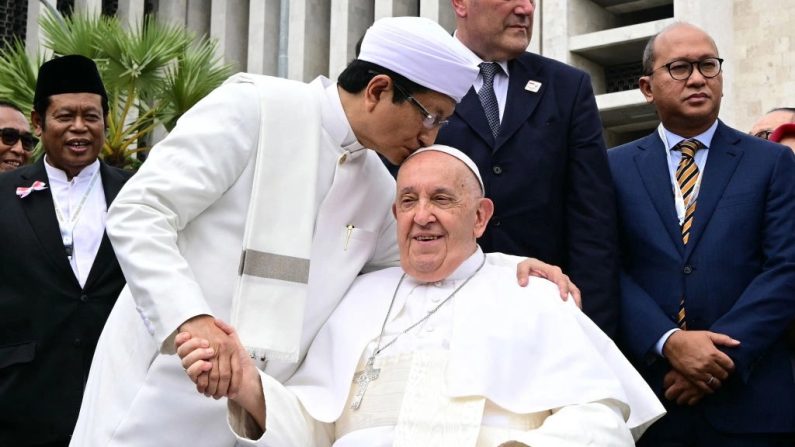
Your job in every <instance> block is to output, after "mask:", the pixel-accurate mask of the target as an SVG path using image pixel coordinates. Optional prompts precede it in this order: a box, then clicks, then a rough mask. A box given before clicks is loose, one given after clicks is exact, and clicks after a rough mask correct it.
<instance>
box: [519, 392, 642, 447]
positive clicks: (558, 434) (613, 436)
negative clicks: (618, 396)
mask: <svg viewBox="0 0 795 447" xmlns="http://www.w3.org/2000/svg"><path fill="white" fill-rule="evenodd" d="M516 441H519V442H522V443H524V444H527V445H528V446H530V447H582V446H585V445H593V446H607V445H609V446H611V447H623V446H626V447H633V446H634V445H635V441H634V440H633V439H632V434H631V433H630V431H629V428H628V427H627V424H626V422H624V418H623V417H622V416H621V410H620V409H619V408H618V407H617V406H614V405H613V404H611V401H609V400H603V401H598V402H591V403H587V404H580V405H571V406H567V407H563V408H559V409H557V410H553V414H552V415H551V416H549V417H547V418H546V419H545V420H544V423H543V424H542V425H541V427H539V428H537V429H534V430H529V431H527V432H525V433H523V434H522V435H521V436H520V437H519V439H516Z"/></svg>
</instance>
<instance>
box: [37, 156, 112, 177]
mask: <svg viewBox="0 0 795 447" xmlns="http://www.w3.org/2000/svg"><path fill="white" fill-rule="evenodd" d="M44 169H45V170H46V171H47V178H48V179H49V180H50V183H52V182H53V181H56V182H61V183H69V182H70V180H69V179H68V177H67V176H66V172H64V171H62V170H61V169H58V168H56V167H55V166H53V165H51V164H50V163H49V158H48V157H47V155H44ZM98 170H99V159H97V160H94V162H93V163H91V164H90V165H88V166H86V167H85V168H83V169H81V170H80V172H78V173H77V175H76V176H74V178H72V180H73V181H74V182H75V183H80V182H85V181H88V180H89V179H91V176H93V175H94V173H95V172H97V171H98Z"/></svg>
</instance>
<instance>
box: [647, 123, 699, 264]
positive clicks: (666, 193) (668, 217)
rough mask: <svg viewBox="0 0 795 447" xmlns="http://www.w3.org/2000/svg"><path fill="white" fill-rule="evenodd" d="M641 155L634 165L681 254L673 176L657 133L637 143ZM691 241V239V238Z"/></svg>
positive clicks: (682, 247) (681, 244)
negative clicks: (672, 184)
mask: <svg viewBox="0 0 795 447" xmlns="http://www.w3.org/2000/svg"><path fill="white" fill-rule="evenodd" d="M638 149H640V150H639V151H638V153H637V154H636V155H635V165H636V166H637V168H638V174H639V175H640V178H641V180H642V181H643V185H644V186H645V187H646V193H647V194H648V195H649V199H651V202H652V204H654V207H655V208H656V209H657V213H658V214H659V216H660V220H661V221H662V223H663V226H664V227H665V230H666V231H667V232H668V236H669V237H670V238H671V241H672V242H673V244H674V246H676V249H677V250H678V251H679V254H682V253H684V249H685V247H684V243H683V242H682V230H681V229H680V228H679V219H678V218H677V217H676V207H675V205H674V195H673V187H672V186H671V175H670V173H669V172H668V160H667V159H666V153H665V146H664V145H663V142H662V140H660V138H659V136H658V135H657V133H656V132H655V133H653V134H652V135H649V136H648V137H646V138H645V139H643V140H641V141H640V142H639V143H638ZM691 237H692V235H691Z"/></svg>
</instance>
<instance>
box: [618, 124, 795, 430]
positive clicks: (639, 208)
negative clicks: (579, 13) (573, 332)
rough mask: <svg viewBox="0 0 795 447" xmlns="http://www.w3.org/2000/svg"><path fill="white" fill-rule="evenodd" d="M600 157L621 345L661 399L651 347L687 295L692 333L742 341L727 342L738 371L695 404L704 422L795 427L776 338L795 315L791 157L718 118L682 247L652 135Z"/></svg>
mask: <svg viewBox="0 0 795 447" xmlns="http://www.w3.org/2000/svg"><path fill="white" fill-rule="evenodd" d="M608 157H609V161H610V168H611V170H612V173H613V178H614V181H615V187H616V197H617V202H618V215H619V235H620V245H621V283H620V284H621V306H622V308H621V315H622V318H621V328H620V329H621V343H622V345H623V346H624V347H625V349H626V353H627V354H628V355H629V356H630V357H631V359H632V360H633V361H634V362H635V364H636V366H637V367H638V369H639V370H640V372H641V374H643V375H644V377H645V378H646V380H647V381H648V382H649V384H650V385H651V386H652V388H653V389H655V391H657V392H658V393H659V394H660V396H662V394H661V392H662V378H663V376H664V374H665V373H666V372H667V371H668V370H669V366H668V364H667V362H666V361H665V360H664V359H662V358H661V357H659V356H658V355H657V354H656V353H655V352H654V345H655V343H656V342H657V341H658V340H659V338H660V337H661V336H662V335H663V334H664V333H665V332H666V331H668V330H670V329H673V328H675V327H676V324H675V323H674V321H675V317H674V315H675V314H676V312H677V309H678V304H679V301H680V298H681V297H685V302H686V310H687V324H688V329H689V330H710V331H714V332H718V333H723V334H728V335H730V336H731V337H733V338H735V339H737V340H740V342H741V345H740V346H739V347H737V348H731V349H724V352H726V353H727V354H728V355H729V356H730V357H731V358H732V360H733V361H734V363H735V366H736V371H735V372H734V374H733V375H732V376H731V377H730V378H729V380H728V381H727V382H726V383H725V384H724V386H723V387H722V388H721V389H720V390H719V391H718V392H717V393H716V394H714V395H712V396H707V397H706V398H705V399H704V400H702V401H701V403H699V404H698V405H701V406H702V408H703V409H704V414H705V416H706V417H707V419H708V420H709V421H710V423H711V424H712V425H713V426H714V427H715V428H716V429H717V430H720V431H722V432H728V433H751V432H767V433H775V432H792V431H795V380H793V370H792V367H791V364H790V361H789V353H788V351H787V347H786V345H785V342H784V334H785V330H786V327H787V324H788V323H789V322H790V321H792V320H793V318H795V156H793V154H792V152H791V151H790V150H789V149H788V148H786V147H784V146H781V145H777V144H773V143H770V142H767V141H764V140H761V139H759V138H756V137H752V136H748V135H745V134H743V133H740V132H738V131H736V130H734V129H731V128H729V127H727V126H726V125H724V124H723V123H719V124H718V128H717V130H716V132H715V136H714V138H713V140H712V144H711V146H710V148H709V155H708V157H707V161H706V165H705V168H704V172H703V173H702V175H703V178H702V183H701V190H700V193H699V195H698V201H697V205H696V212H695V215H694V217H693V226H692V228H691V232H690V239H689V241H688V244H687V245H686V246H685V245H684V244H683V242H682V236H681V232H680V228H679V222H678V220H677V216H676V210H675V207H674V195H673V189H672V183H671V179H670V174H669V171H668V163H667V158H666V152H665V148H664V145H663V142H662V140H661V139H660V137H659V135H658V134H657V133H656V132H655V133H653V134H651V135H649V136H647V137H645V138H642V139H640V140H637V141H634V142H632V143H628V144H625V145H623V146H620V147H617V148H615V149H611V150H610V151H609V152H608ZM661 400H663V402H666V404H667V406H668V407H669V411H677V410H678V408H677V406H676V405H675V404H674V405H670V404H669V403H668V402H667V401H666V400H665V399H664V398H662V397H661Z"/></svg>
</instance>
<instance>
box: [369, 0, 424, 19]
mask: <svg viewBox="0 0 795 447" xmlns="http://www.w3.org/2000/svg"><path fill="white" fill-rule="evenodd" d="M419 14H420V11H419V8H418V7H417V0H377V1H376V2H375V17H374V20H378V19H380V18H383V17H401V16H413V17H417V16H418V15H419Z"/></svg>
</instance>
